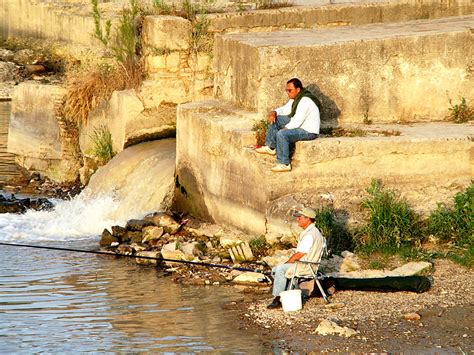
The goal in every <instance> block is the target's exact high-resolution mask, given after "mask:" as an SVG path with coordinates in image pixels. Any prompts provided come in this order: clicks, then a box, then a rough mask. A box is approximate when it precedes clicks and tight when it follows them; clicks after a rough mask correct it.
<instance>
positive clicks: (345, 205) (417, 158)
mask: <svg viewBox="0 0 474 355" xmlns="http://www.w3.org/2000/svg"><path fill="white" fill-rule="evenodd" d="M253 118H254V115H253V114H252V113H251V112H248V111H243V110H241V109H237V108H235V107H233V106H230V105H229V104H224V103H222V102H219V101H215V100H214V101H203V102H200V103H192V104H185V105H180V106H179V108H178V127H177V130H178V135H177V153H176V159H177V163H176V175H177V182H178V183H177V184H176V186H177V187H176V190H175V204H174V207H175V208H176V209H179V210H185V211H189V212H190V213H191V214H193V215H195V216H199V217H201V218H205V219H208V220H211V221H214V222H217V223H225V224H230V225H233V226H236V227H238V228H241V229H243V230H246V231H248V232H251V233H254V234H256V235H260V234H264V233H270V234H285V233H287V232H289V231H290V230H289V229H290V226H291V224H290V223H287V222H290V221H292V218H291V213H290V214H289V211H290V210H291V209H292V208H295V207H299V206H302V205H306V206H312V207H315V208H317V207H321V206H324V205H325V204H326V205H327V204H328V203H333V205H334V207H335V208H336V209H340V211H341V212H343V214H345V215H346V217H347V218H348V222H349V223H351V224H353V223H357V222H360V221H361V220H362V218H361V207H360V202H361V200H362V199H363V198H364V197H366V196H367V194H366V193H365V189H366V188H367V187H368V186H369V185H370V183H371V181H372V179H380V180H381V181H382V182H383V184H384V185H385V186H386V187H388V188H390V189H392V190H395V191H396V192H397V194H399V195H400V196H402V197H404V198H406V199H407V201H408V202H409V203H410V205H411V206H412V207H413V208H414V209H415V210H418V211H420V212H424V213H427V212H429V211H431V210H433V209H434V208H436V204H437V202H448V201H450V200H451V199H452V196H453V195H454V194H455V193H456V192H458V191H459V190H462V189H463V188H465V187H466V186H468V185H469V184H470V182H471V179H472V176H473V171H472V166H473V164H472V159H473V158H472V157H473V155H472V154H473V152H474V145H473V143H472V140H471V137H472V136H473V135H474V128H473V126H472V125H470V124H465V125H456V124H450V123H421V124H412V125H409V126H404V125H398V126H393V125H392V126H388V127H386V126H372V127H373V128H372V129H373V130H375V131H377V130H379V131H383V130H394V129H397V130H399V132H400V135H399V136H388V137H384V136H377V135H374V136H368V137H354V138H349V137H339V138H337V137H334V138H320V139H317V140H315V141H310V142H298V143H297V145H296V150H295V154H294V156H293V160H292V170H291V172H288V173H273V172H271V171H270V168H271V166H272V165H273V164H275V158H274V157H271V156H267V155H262V154H258V153H256V152H255V151H254V149H252V148H251V147H250V145H252V144H254V143H255V137H254V133H253V132H252V130H251V127H252V124H253V122H254V119H253ZM290 232H291V231H290Z"/></svg>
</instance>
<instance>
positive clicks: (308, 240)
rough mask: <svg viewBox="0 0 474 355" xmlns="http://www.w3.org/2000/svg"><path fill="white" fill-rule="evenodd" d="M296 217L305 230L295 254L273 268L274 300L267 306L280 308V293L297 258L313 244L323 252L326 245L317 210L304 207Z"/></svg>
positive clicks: (299, 239)
mask: <svg viewBox="0 0 474 355" xmlns="http://www.w3.org/2000/svg"><path fill="white" fill-rule="evenodd" d="M293 216H295V217H296V221H297V222H298V226H300V227H301V228H303V229H304V230H303V232H301V234H300V235H299V238H298V245H297V246H296V252H295V254H293V255H292V256H291V257H290V258H289V259H288V260H287V261H286V263H284V264H278V265H277V266H275V267H274V268H273V269H272V274H273V290H272V294H273V297H274V299H273V301H272V303H270V304H269V305H268V306H267V308H269V309H272V308H278V307H281V301H280V293H281V292H283V291H285V289H286V284H287V280H288V279H287V278H286V276H285V275H286V273H287V271H288V270H289V269H290V268H291V267H292V266H293V265H294V264H293V263H294V262H295V261H297V260H300V259H302V258H303V257H304V256H305V255H306V254H308V253H309V252H310V250H311V248H312V247H313V245H316V246H320V248H321V252H322V248H323V245H324V237H323V236H322V234H321V232H320V231H319V230H318V228H316V226H315V225H314V219H315V217H316V212H315V211H314V210H312V209H311V208H303V209H302V210H300V211H297V212H295V213H294V214H293Z"/></svg>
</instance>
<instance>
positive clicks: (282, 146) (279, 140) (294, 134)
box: [276, 128, 318, 165]
mask: <svg viewBox="0 0 474 355" xmlns="http://www.w3.org/2000/svg"><path fill="white" fill-rule="evenodd" d="M317 137H318V135H317V134H315V133H309V132H307V131H305V130H304V129H302V128H294V129H283V130H280V131H278V132H277V134H276V149H277V162H278V163H279V164H284V165H288V164H290V144H291V143H295V142H298V141H310V140H313V139H316V138H317Z"/></svg>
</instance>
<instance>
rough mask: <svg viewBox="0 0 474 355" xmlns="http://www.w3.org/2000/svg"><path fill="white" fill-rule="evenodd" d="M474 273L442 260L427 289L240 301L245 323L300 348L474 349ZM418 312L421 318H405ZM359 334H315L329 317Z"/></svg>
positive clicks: (273, 339)
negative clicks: (280, 305)
mask: <svg viewBox="0 0 474 355" xmlns="http://www.w3.org/2000/svg"><path fill="white" fill-rule="evenodd" d="M473 276H474V272H473V271H471V270H468V269H466V268H464V267H462V266H458V265H456V264H454V263H452V262H450V261H448V260H437V261H436V263H435V269H434V272H433V278H434V283H433V287H432V288H431V289H430V290H429V291H427V292H425V293H420V294H418V293H413V292H392V293H383V292H364V291H339V292H336V294H335V295H333V296H332V298H331V303H330V304H329V305H326V304H325V303H324V301H323V300H322V299H321V298H311V299H309V300H308V301H307V302H306V303H305V305H304V307H303V309H302V310H301V311H296V312H288V313H285V312H283V310H282V309H276V310H268V309H267V308H266V304H268V303H269V302H270V301H271V299H272V297H271V295H270V293H266V294H261V292H260V294H253V295H249V296H248V297H244V299H243V300H242V302H240V303H236V304H235V305H234V307H235V308H237V309H239V310H240V313H241V321H242V324H243V325H242V326H243V328H245V329H248V330H250V331H255V332H257V333H259V334H260V335H261V337H262V338H263V339H266V340H267V341H269V342H272V343H275V342H276V343H277V344H278V347H280V348H282V349H285V350H288V351H291V352H298V353H311V352H315V353H320V352H357V353H359V352H376V353H385V352H390V353H392V352H410V353H426V354H428V353H429V354H431V353H457V354H473V353H474V341H473V336H474V332H473V328H474V317H473V314H474V312H473V311H474V302H473V301H474V292H473V291H474V285H473V280H474V278H473ZM409 313H416V314H418V315H419V316H420V319H419V320H406V319H405V318H404V316H405V315H407V314H409ZM324 319H328V320H332V321H334V322H336V323H337V324H339V325H340V326H346V327H349V328H352V329H354V330H356V331H357V332H358V333H357V334H356V335H354V336H352V337H350V338H345V337H342V336H338V335H319V334H315V329H316V328H317V326H318V325H319V323H320V322H321V321H322V320H324Z"/></svg>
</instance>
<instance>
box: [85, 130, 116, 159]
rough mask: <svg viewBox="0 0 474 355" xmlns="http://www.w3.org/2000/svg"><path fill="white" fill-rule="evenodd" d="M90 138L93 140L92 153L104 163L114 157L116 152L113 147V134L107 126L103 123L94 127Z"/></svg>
mask: <svg viewBox="0 0 474 355" xmlns="http://www.w3.org/2000/svg"><path fill="white" fill-rule="evenodd" d="M89 138H90V139H91V141H92V150H91V154H92V155H93V156H94V157H96V158H97V159H98V160H99V161H100V162H101V163H102V164H105V163H107V162H108V161H109V160H110V159H112V158H113V156H114V155H115V154H114V151H113V148H112V135H111V134H110V131H109V129H108V128H107V127H106V126H104V125H101V126H99V127H96V128H94V130H93V131H92V134H90V135H89Z"/></svg>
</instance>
